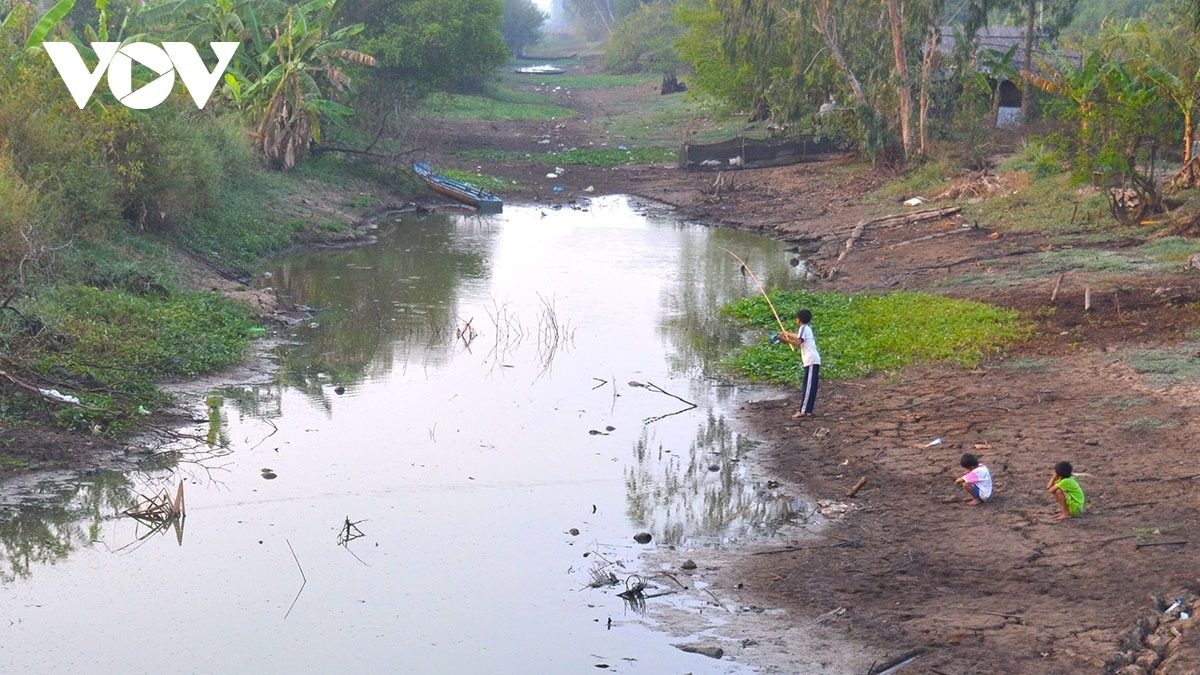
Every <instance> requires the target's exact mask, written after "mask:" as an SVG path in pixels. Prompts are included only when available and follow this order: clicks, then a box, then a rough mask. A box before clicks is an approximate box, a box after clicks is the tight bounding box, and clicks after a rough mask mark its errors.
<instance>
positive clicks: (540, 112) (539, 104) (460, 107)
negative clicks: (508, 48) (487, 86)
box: [419, 89, 575, 122]
mask: <svg viewBox="0 0 1200 675" xmlns="http://www.w3.org/2000/svg"><path fill="white" fill-rule="evenodd" d="M419 114H420V115H423V116H426V117H438V118H441V119H450V120H526V121H531V122H549V121H551V120H556V119H564V118H567V117H571V116H573V115H574V114H575V111H574V110H571V109H570V108H562V107H559V106H556V105H554V101H553V100H552V99H550V98H549V97H547V96H544V95H542V94H535V93H519V92H515V91H509V90H502V89H496V90H495V91H493V92H490V93H489V94H488V95H487V96H481V95H467V94H454V95H446V96H438V97H435V98H432V99H430V100H429V101H427V102H426V103H425V104H424V105H423V106H422V108H421V110H420V111H419Z"/></svg>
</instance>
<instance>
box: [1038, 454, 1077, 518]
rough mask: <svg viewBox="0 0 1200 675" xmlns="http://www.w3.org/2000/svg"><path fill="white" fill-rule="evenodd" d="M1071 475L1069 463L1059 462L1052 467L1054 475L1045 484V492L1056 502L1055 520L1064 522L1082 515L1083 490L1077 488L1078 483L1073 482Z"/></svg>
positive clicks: (1071, 469)
mask: <svg viewBox="0 0 1200 675" xmlns="http://www.w3.org/2000/svg"><path fill="white" fill-rule="evenodd" d="M1073 473H1074V468H1073V467H1072V466H1071V463H1070V462H1059V463H1058V464H1055V465H1054V475H1052V476H1050V482H1049V483H1047V484H1046V491H1047V492H1049V493H1050V494H1052V495H1054V500H1055V501H1057V502H1058V515H1056V516H1055V517H1054V519H1055V520H1066V519H1067V518H1074V517H1076V516H1078V515H1079V514H1081V513H1083V502H1084V498H1083V488H1081V487H1079V481H1077V480H1075V478H1074V477H1073V476H1072V474H1073Z"/></svg>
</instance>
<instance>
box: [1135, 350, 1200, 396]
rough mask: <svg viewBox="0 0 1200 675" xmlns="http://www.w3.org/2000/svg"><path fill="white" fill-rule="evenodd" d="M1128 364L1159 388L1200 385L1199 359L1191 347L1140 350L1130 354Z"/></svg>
mask: <svg viewBox="0 0 1200 675" xmlns="http://www.w3.org/2000/svg"><path fill="white" fill-rule="evenodd" d="M1127 360H1128V363H1129V366H1130V367H1131V368H1133V369H1134V371H1136V372H1138V373H1142V374H1145V375H1147V376H1148V377H1149V379H1150V381H1152V382H1155V383H1156V384H1158V385H1160V386H1166V385H1173V384H1183V383H1188V384H1193V385H1194V384H1197V383H1200V359H1197V358H1196V349H1195V347H1194V346H1193V345H1184V346H1182V347H1176V348H1171V349H1141V350H1136V351H1134V352H1133V353H1131V354H1130V355H1129V357H1128V359H1127Z"/></svg>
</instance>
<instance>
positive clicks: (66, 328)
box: [22, 284, 254, 430]
mask: <svg viewBox="0 0 1200 675" xmlns="http://www.w3.org/2000/svg"><path fill="white" fill-rule="evenodd" d="M22 311H23V312H24V313H25V314H27V315H28V316H35V317H37V320H38V321H40V322H42V324H43V325H44V326H45V329H46V330H45V333H46V335H48V336H51V337H48V338H46V339H44V340H41V341H39V342H36V343H27V344H25V345H24V346H23V353H22V356H23V357H24V359H23V360H24V361H25V362H27V363H30V364H32V367H33V368H34V369H35V370H36V372H37V373H38V375H40V376H43V377H45V378H47V379H48V381H54V382H62V383H63V384H62V385H60V386H61V387H62V389H63V392H64V393H67V392H71V393H70V395H72V396H75V397H76V398H77V399H79V402H80V403H82V404H83V405H82V406H78V407H71V406H68V407H63V408H62V409H60V410H59V411H58V412H57V413H56V421H57V422H58V424H59V425H60V426H62V427H64V428H67V429H72V430H87V429H92V428H93V426H94V425H96V424H99V425H101V427H103V428H104V429H105V430H116V429H119V428H123V427H124V426H125V425H126V423H127V422H128V420H129V417H130V416H131V415H133V414H136V412H138V411H141V412H148V411H150V410H153V409H154V408H155V407H157V406H158V405H160V404H162V403H163V402H165V400H166V397H165V395H164V394H162V393H161V392H160V391H159V390H158V388H157V386H156V383H157V382H159V381H161V380H163V379H165V378H169V377H173V376H179V375H183V376H195V375H199V374H202V373H206V372H211V371H214V370H216V369H219V368H222V367H225V366H228V365H230V364H233V363H236V362H237V361H238V360H240V359H241V358H242V357H243V356H244V354H245V351H246V348H247V346H248V344H249V335H250V333H251V330H252V329H253V328H254V325H253V323H252V322H251V321H250V319H249V317H248V314H247V311H246V309H245V308H243V307H242V306H240V305H238V304H237V303H235V302H233V301H231V300H227V299H225V298H223V297H221V296H220V295H218V294H216V293H207V292H195V291H190V292H189V291H179V290H176V291H171V292H167V293H161V292H152V293H146V294H141V295H139V294H135V293H131V292H129V291H128V290H125V289H121V288H109V289H101V288H96V287H94V286H84V285H66V284H64V285H58V286H55V287H52V288H48V289H46V290H45V291H44V292H42V293H39V294H38V296H37V299H36V300H35V301H33V302H31V303H30V304H29V305H28V306H26V307H23V308H22ZM64 347H65V348H64Z"/></svg>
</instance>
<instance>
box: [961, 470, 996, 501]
mask: <svg viewBox="0 0 1200 675" xmlns="http://www.w3.org/2000/svg"><path fill="white" fill-rule="evenodd" d="M963 482H965V483H966V484H967V485H977V486H978V487H979V498H980V499H984V500H986V499H987V498H988V497H991V496H992V472H991V471H988V468H987V467H986V466H984V465H982V464H980V465H979V466H977V467H975V468H974V469H971V470H970V471H968V472H966V473H965V474H963Z"/></svg>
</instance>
